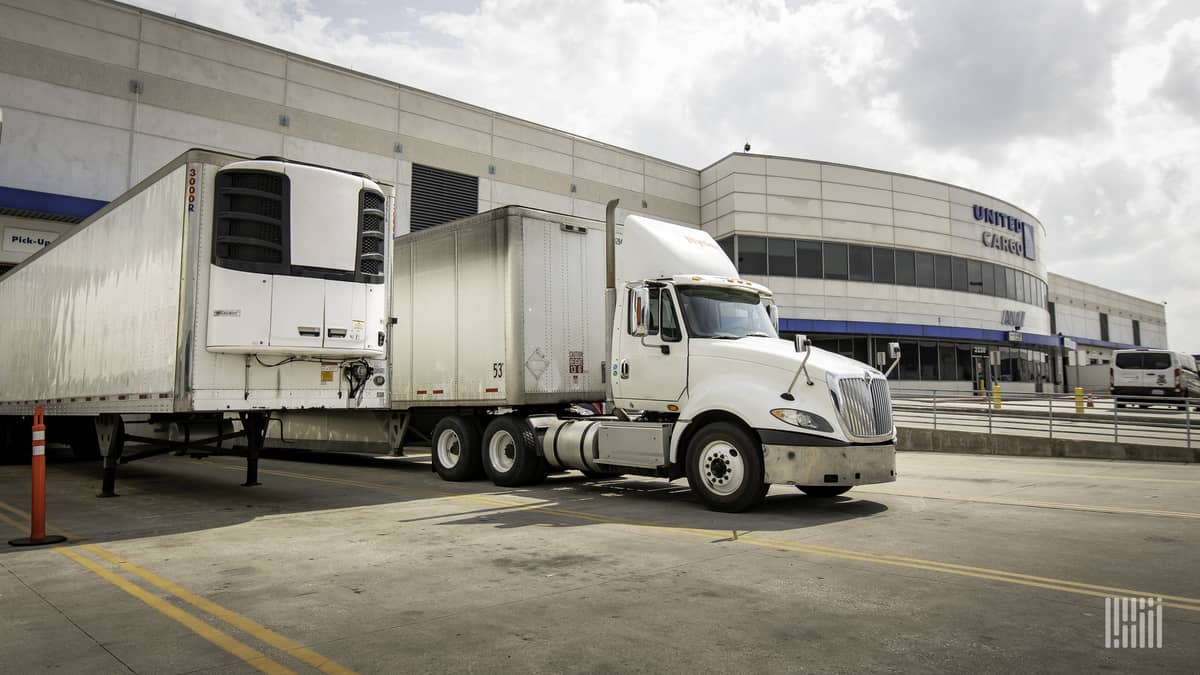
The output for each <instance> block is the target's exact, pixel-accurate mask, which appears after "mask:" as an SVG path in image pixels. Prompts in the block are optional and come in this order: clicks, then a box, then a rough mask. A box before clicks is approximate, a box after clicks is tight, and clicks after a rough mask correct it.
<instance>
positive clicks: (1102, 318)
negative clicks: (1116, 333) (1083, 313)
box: [1100, 312, 1108, 342]
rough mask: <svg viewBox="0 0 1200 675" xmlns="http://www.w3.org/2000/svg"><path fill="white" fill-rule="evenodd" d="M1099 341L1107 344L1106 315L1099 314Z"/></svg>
mask: <svg viewBox="0 0 1200 675" xmlns="http://www.w3.org/2000/svg"><path fill="white" fill-rule="evenodd" d="M1100 339H1101V340H1104V341H1105V342H1108V315H1107V314H1105V313H1104V312H1101V313H1100Z"/></svg>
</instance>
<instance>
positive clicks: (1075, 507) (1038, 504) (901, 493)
mask: <svg viewBox="0 0 1200 675" xmlns="http://www.w3.org/2000/svg"><path fill="white" fill-rule="evenodd" d="M855 492H858V493H862V494H873V495H892V496H895V497H919V498H922V499H944V500H947V501H956V502H975V503H980V504H1000V505H1003V506H1028V507H1034V508H1041V509H1060V510H1066V511H1091V512H1096V513H1120V514H1132V515H1138V516H1160V517H1168V518H1190V519H1195V520H1200V513H1193V512H1191V511H1160V510H1157V509H1132V508H1126V507H1124V506H1097V505H1095V504H1071V503H1068V502H1043V501H1037V500H1032V499H1011V498H1008V497H973V496H970V495H949V494H939V493H934V492H910V491H906V490H880V489H877V488H871V487H857V488H855Z"/></svg>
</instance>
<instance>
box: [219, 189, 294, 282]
mask: <svg viewBox="0 0 1200 675" xmlns="http://www.w3.org/2000/svg"><path fill="white" fill-rule="evenodd" d="M288 185H289V184H288V179H287V176H285V175H283V174H281V173H274V172H271V171H249V170H245V171H244V170H231V171H223V172H221V173H218V174H217V178H216V208H215V210H214V211H215V212H214V214H213V220H214V223H213V225H214V227H213V253H212V259H213V260H212V261H213V264H215V265H217V266H219V267H226V268H229V269H235V270H241V271H244V272H258V273H261V274H286V273H287V272H288V268H289V266H290V250H289V232H288V229H289V220H288V203H289V200H288Z"/></svg>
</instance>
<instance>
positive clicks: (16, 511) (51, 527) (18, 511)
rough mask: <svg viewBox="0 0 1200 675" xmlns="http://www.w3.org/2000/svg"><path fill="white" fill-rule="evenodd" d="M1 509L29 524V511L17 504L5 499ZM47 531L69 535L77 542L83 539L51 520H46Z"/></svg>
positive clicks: (1, 503) (0, 504)
mask: <svg viewBox="0 0 1200 675" xmlns="http://www.w3.org/2000/svg"><path fill="white" fill-rule="evenodd" d="M0 509H5V510H7V511H8V512H9V513H12V514H13V515H16V516H17V517H19V518H24V519H25V523H26V525H28V523H29V512H28V511H23V510H21V509H19V508H17V507H15V506H13V505H12V504H8V503H6V502H3V501H0ZM46 531H47V532H54V533H56V534H61V535H63V536H65V537H67V538H68V539H71V540H73V541H75V543H78V542H79V540H80V539H81V537H80V536H79V535H77V534H75V533H74V532H71V531H68V530H64V529H63V528H61V527H55V526H54V524H53V523H51V522H50V521H49V520H47V521H46Z"/></svg>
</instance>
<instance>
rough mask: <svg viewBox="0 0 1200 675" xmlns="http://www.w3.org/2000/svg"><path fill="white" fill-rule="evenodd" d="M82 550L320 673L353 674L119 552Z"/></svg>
mask: <svg viewBox="0 0 1200 675" xmlns="http://www.w3.org/2000/svg"><path fill="white" fill-rule="evenodd" d="M83 548H84V549H85V550H87V551H89V552H91V553H93V554H95V555H97V556H99V557H100V558H103V559H104V560H107V561H108V562H110V563H112V564H114V565H116V566H118V567H119V568H121V569H123V570H125V571H128V572H131V573H133V574H135V575H137V576H138V577H141V578H142V579H143V580H145V581H147V582H149V583H150V584H152V585H154V586H156V587H158V588H160V589H162V590H164V591H166V592H168V593H170V594H171V595H174V596H175V597H177V598H179V599H180V600H183V601H184V602H186V603H188V604H190V605H192V606H193V607H196V608H197V609H200V610H203V611H205V612H207V613H209V614H211V615H212V616H214V617H216V618H218V619H221V620H222V621H224V622H225V623H228V624H229V625H231V626H233V627H235V628H237V629H238V630H241V631H243V632H245V633H248V634H250V635H253V636H254V637H256V638H258V639H259V640H262V641H263V642H265V643H267V644H269V645H271V646H272V647H275V648H276V649H279V650H280V651H283V652H286V653H287V654H289V655H291V656H294V657H295V658H297V659H299V660H300V661H302V662H304V663H306V664H308V665H310V666H312V667H313V668H316V669H317V670H320V671H321V672H324V673H331V674H335V675H352V674H353V673H354V671H352V670H350V669H349V668H345V667H343V666H341V665H339V664H337V663H336V662H334V661H333V660H331V659H329V658H326V657H324V656H321V655H320V654H318V653H316V652H314V651H313V650H311V649H309V648H307V647H305V646H304V645H301V644H299V643H297V642H294V641H292V640H289V639H288V638H286V637H284V636H282V635H280V634H279V633H276V632H275V631H273V630H271V629H269V628H267V627H265V626H263V625H262V624H259V623H257V622H255V621H254V620H252V619H249V618H247V617H244V616H242V615H241V614H238V613H237V612H234V611H232V610H229V609H226V608H224V607H222V606H221V605H218V604H217V603H215V602H212V601H211V600H206V599H205V598H202V597H200V596H198V595H196V594H195V593H192V592H191V591H189V590H187V589H186V588H183V587H182V586H179V585H178V584H175V583H172V582H170V581H167V580H166V579H163V578H162V577H160V576H158V575H157V574H154V573H153V572H150V571H149V570H146V569H143V568H141V567H138V566H137V565H135V564H133V563H131V562H129V561H128V560H126V559H124V558H123V557H121V556H119V555H117V554H116V553H113V552H111V551H107V550H105V549H103V548H100V547H99V546H96V545H95V544H87V545H85V546H84V547H83Z"/></svg>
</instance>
